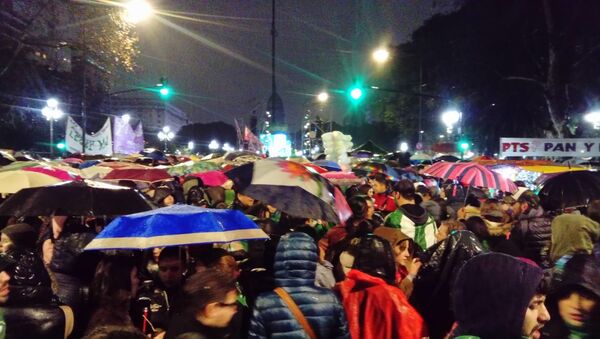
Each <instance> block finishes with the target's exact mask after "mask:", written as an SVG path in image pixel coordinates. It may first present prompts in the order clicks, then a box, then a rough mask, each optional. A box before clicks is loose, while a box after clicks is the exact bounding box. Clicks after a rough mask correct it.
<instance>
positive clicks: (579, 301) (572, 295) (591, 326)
mask: <svg viewBox="0 0 600 339" xmlns="http://www.w3.org/2000/svg"><path fill="white" fill-rule="evenodd" d="M548 309H549V310H550V315H551V319H550V322H549V323H548V324H547V325H546V326H545V327H544V328H543V329H542V338H577V339H591V338H600V264H599V263H598V262H597V259H596V258H594V256H592V255H589V254H575V255H566V256H564V257H562V258H561V259H560V260H559V261H558V262H557V263H556V265H555V266H554V268H553V270H552V282H551V284H550V293H549V295H548Z"/></svg>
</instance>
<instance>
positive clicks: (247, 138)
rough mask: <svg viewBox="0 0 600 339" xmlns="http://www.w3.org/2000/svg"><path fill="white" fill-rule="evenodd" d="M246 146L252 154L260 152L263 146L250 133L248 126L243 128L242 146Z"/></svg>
mask: <svg viewBox="0 0 600 339" xmlns="http://www.w3.org/2000/svg"><path fill="white" fill-rule="evenodd" d="M246 143H247V144H248V150H249V151H252V152H257V151H259V152H260V151H261V150H262V147H263V144H262V143H261V142H260V140H259V139H258V138H257V137H256V135H254V133H252V131H250V129H249V128H248V126H244V144H246Z"/></svg>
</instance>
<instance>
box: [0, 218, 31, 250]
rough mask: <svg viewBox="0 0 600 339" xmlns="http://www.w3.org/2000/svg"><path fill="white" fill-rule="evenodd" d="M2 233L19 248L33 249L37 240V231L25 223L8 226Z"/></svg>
mask: <svg viewBox="0 0 600 339" xmlns="http://www.w3.org/2000/svg"><path fill="white" fill-rule="evenodd" d="M0 232H1V233H2V234H3V235H6V236H8V237H9V238H10V240H11V241H12V243H13V244H14V245H15V247H17V248H32V247H34V246H35V242H36V240H37V234H36V231H35V229H34V228H33V227H31V226H30V225H29V224H25V223H22V224H14V225H10V226H7V227H5V228H4V229H3V230H2V231H0Z"/></svg>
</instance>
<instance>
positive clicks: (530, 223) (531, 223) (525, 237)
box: [511, 206, 553, 267]
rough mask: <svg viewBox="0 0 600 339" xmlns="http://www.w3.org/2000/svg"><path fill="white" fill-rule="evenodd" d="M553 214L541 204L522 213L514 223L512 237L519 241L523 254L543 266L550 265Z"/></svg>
mask: <svg viewBox="0 0 600 339" xmlns="http://www.w3.org/2000/svg"><path fill="white" fill-rule="evenodd" d="M552 219H553V218H552V216H551V215H549V214H547V213H545V212H544V209H543V208H542V207H541V206H540V207H538V208H532V209H531V210H530V211H529V212H528V213H527V214H524V215H520V216H519V218H518V220H517V222H516V223H515V224H514V227H513V230H512V232H511V238H512V239H514V240H515V241H517V243H518V245H519V247H520V248H521V250H522V252H523V255H524V256H525V257H526V258H529V259H531V260H533V261H535V263H537V264H538V265H540V266H542V267H548V263H547V262H546V261H547V253H548V250H549V247H550V236H551V232H552V228H551V227H550V226H551V224H552Z"/></svg>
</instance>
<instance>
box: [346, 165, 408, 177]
mask: <svg viewBox="0 0 600 339" xmlns="http://www.w3.org/2000/svg"><path fill="white" fill-rule="evenodd" d="M352 171H353V172H354V173H356V174H358V175H360V176H367V175H370V174H374V173H383V174H386V175H387V176H388V177H390V179H391V180H394V181H398V180H400V174H398V172H397V171H396V170H395V169H394V168H393V167H392V166H390V165H386V164H384V163H380V162H374V161H363V162H361V163H358V164H356V165H355V166H354V168H353V169H352Z"/></svg>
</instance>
